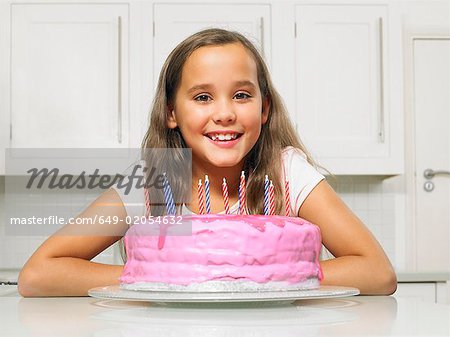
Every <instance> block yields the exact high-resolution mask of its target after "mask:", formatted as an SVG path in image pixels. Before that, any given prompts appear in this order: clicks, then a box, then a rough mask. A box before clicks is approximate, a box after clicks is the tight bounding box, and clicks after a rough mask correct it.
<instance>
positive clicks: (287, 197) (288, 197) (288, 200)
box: [284, 179, 291, 216]
mask: <svg viewBox="0 0 450 337" xmlns="http://www.w3.org/2000/svg"><path fill="white" fill-rule="evenodd" d="M284 193H285V207H286V213H285V214H286V216H289V215H291V195H290V193H289V180H287V179H286V180H285V181H284Z"/></svg>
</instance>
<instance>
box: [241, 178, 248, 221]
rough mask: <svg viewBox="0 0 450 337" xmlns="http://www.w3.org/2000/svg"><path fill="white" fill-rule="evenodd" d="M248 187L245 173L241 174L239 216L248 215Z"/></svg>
mask: <svg viewBox="0 0 450 337" xmlns="http://www.w3.org/2000/svg"><path fill="white" fill-rule="evenodd" d="M246 200H247V196H246V186H245V173H244V171H242V172H241V179H240V182H239V214H240V215H243V214H246V210H245V209H246Z"/></svg>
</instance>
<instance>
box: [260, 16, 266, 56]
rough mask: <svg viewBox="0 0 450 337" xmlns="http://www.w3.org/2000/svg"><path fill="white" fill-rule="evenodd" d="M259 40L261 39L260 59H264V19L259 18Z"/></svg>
mask: <svg viewBox="0 0 450 337" xmlns="http://www.w3.org/2000/svg"><path fill="white" fill-rule="evenodd" d="M259 38H260V39H261V54H262V57H263V58H264V59H265V58H266V57H265V56H266V55H265V54H266V53H265V51H264V17H261V18H260V19H259Z"/></svg>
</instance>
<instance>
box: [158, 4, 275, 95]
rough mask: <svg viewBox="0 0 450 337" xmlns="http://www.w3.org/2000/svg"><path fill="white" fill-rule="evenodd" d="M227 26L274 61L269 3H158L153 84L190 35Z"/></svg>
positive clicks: (267, 59)
mask: <svg viewBox="0 0 450 337" xmlns="http://www.w3.org/2000/svg"><path fill="white" fill-rule="evenodd" d="M212 27H214V28H224V29H230V30H236V31H239V32H240V33H242V34H244V35H245V36H246V37H247V38H249V39H250V40H251V41H252V42H253V43H255V45H256V46H257V47H258V48H259V51H260V52H261V54H262V55H263V56H264V58H265V60H266V62H267V63H270V35H269V34H268V33H269V32H270V7H269V6H268V5H243V4H233V5H215V4H189V5H185V4H156V5H155V9H154V54H153V55H154V60H153V62H154V63H153V74H154V75H153V83H154V88H156V84H157V81H158V76H159V72H160V71H161V68H162V65H163V64H164V61H165V59H166V58H167V56H168V55H169V53H170V52H171V51H172V49H173V48H175V46H176V45H177V44H178V43H179V42H181V41H182V40H183V39H185V38H186V37H188V36H189V35H191V34H193V33H195V32H197V31H199V30H201V29H205V28H212Z"/></svg>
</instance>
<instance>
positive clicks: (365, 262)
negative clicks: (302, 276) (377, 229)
mask: <svg viewBox="0 0 450 337" xmlns="http://www.w3.org/2000/svg"><path fill="white" fill-rule="evenodd" d="M298 216H299V217H302V218H304V219H306V220H308V221H310V222H312V223H313V224H316V225H317V226H319V227H320V230H321V233H322V242H323V244H324V246H325V247H326V248H327V249H328V250H329V251H330V252H331V253H332V254H333V255H334V256H335V257H336V258H335V259H331V260H327V261H322V262H321V266H322V270H323V274H324V279H323V281H322V284H323V285H340V286H351V287H356V288H358V289H359V290H360V291H361V293H362V294H392V293H394V292H395V290H396V288H397V278H396V275H395V272H394V270H393V268H392V265H391V263H390V262H389V259H388V258H387V256H386V254H385V253H384V251H383V248H382V247H381V246H380V244H379V243H378V242H377V240H376V239H375V237H374V236H373V235H372V233H370V231H369V230H368V229H367V228H366V227H365V225H364V224H363V223H362V222H361V220H359V219H358V217H357V216H356V215H355V214H354V213H353V212H352V211H351V210H350V209H349V208H348V207H347V206H346V205H345V204H344V202H343V201H342V200H341V199H340V198H339V196H338V195H337V194H336V193H335V192H334V191H333V189H332V188H331V187H330V185H328V183H327V182H326V181H325V180H323V181H321V182H320V183H319V184H318V185H317V186H316V187H315V188H314V189H313V190H312V191H311V193H310V194H309V195H308V197H307V198H306V200H305V201H304V202H303V204H302V206H301V207H300V210H299V214H298Z"/></svg>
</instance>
